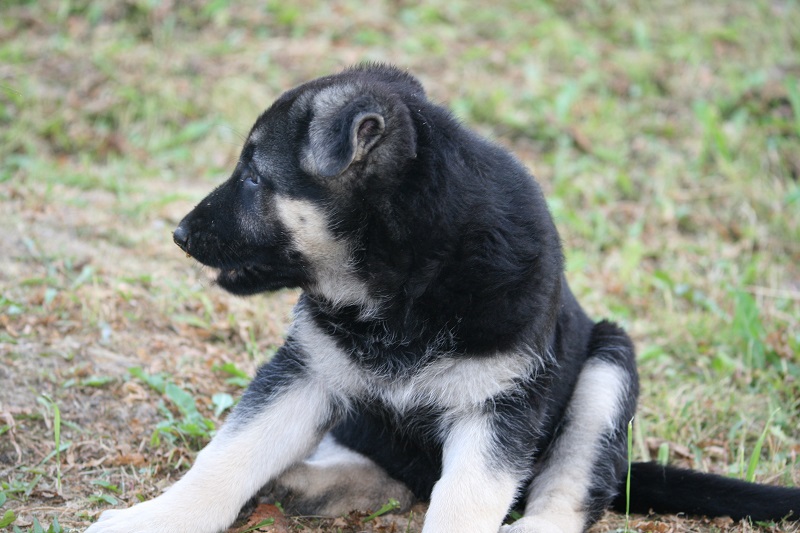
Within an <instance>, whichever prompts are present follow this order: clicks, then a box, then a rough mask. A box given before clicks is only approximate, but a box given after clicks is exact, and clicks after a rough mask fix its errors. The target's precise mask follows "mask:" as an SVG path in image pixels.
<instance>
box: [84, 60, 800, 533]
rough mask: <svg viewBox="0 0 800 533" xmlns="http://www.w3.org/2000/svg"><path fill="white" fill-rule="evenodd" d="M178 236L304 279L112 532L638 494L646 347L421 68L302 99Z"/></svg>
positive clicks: (655, 495)
mask: <svg viewBox="0 0 800 533" xmlns="http://www.w3.org/2000/svg"><path fill="white" fill-rule="evenodd" d="M174 240H175V242H176V244H177V245H178V246H180V248H181V249H183V250H184V251H185V252H186V253H188V254H190V255H191V256H193V257H194V258H195V259H196V260H197V261H199V262H201V263H202V264H204V265H207V266H209V267H212V268H214V269H217V270H218V277H217V283H218V284H219V285H220V286H221V287H222V288H223V289H225V290H227V291H230V292H231V293H234V294H238V295H251V294H256V293H260V292H265V291H274V290H277V289H281V288H285V287H299V288H301V289H302V291H303V292H302V295H301V296H300V299H299V302H298V303H297V307H296V308H295V319H294V323H293V324H292V326H291V328H290V330H289V332H288V335H287V338H286V343H285V344H284V345H283V347H281V348H280V350H278V352H277V353H276V354H275V356H274V358H273V359H272V360H271V361H270V362H269V363H267V364H266V365H264V366H263V367H261V368H260V369H259V371H258V373H257V375H256V377H255V379H254V380H253V382H252V383H251V384H250V386H249V387H248V389H247V390H246V391H245V393H244V396H243V397H242V399H241V402H240V403H239V404H238V406H237V407H236V409H235V410H234V412H233V413H232V414H231V415H230V417H229V419H228V420H227V421H226V423H225V425H224V426H223V427H222V429H221V430H220V431H219V433H218V435H217V436H216V437H215V438H214V439H213V440H212V441H211V443H210V444H209V445H208V446H207V447H206V448H205V449H204V450H203V451H202V452H201V453H200V454H199V455H198V457H197V462H196V463H195V465H194V466H193V467H192V468H191V469H190V470H189V471H188V472H187V473H186V475H184V477H183V478H182V479H181V480H180V481H178V482H177V483H175V485H174V486H173V487H172V488H171V489H169V490H168V491H167V492H166V493H164V494H163V495H161V496H159V497H158V498H155V499H154V500H151V501H148V502H144V503H141V504H138V505H135V506H133V507H132V508H130V509H126V510H118V511H107V512H105V513H103V515H102V516H101V518H100V521H99V522H97V523H96V524H94V525H92V526H91V527H90V528H89V529H88V531H89V532H90V533H112V532H114V533H133V532H141V533H145V532H146V533H176V532H187V533H188V532H192V533H216V532H218V531H222V530H224V529H225V528H226V527H227V526H229V525H230V524H231V523H232V522H233V521H234V519H235V518H236V516H237V513H238V512H239V510H240V509H241V508H242V506H243V505H244V504H245V503H246V502H247V501H248V500H249V499H250V498H252V497H253V496H254V495H255V494H256V493H257V492H258V491H259V489H261V488H262V487H264V486H265V485H268V484H269V485H270V487H271V489H272V490H273V491H276V492H277V493H278V494H281V495H283V496H285V497H286V498H287V499H288V501H290V502H292V505H293V506H294V508H295V509H297V510H299V511H300V512H304V513H309V514H328V515H336V514H340V513H345V512H347V511H350V510H351V509H353V508H356V507H366V508H371V509H373V510H374V509H375V508H377V507H378V506H380V505H381V504H382V503H384V502H385V501H386V499H387V498H389V497H394V498H396V499H398V500H399V501H401V502H402V503H403V504H404V505H407V504H409V503H410V502H411V501H412V499H413V498H420V499H426V500H427V499H429V500H430V507H429V509H428V512H427V515H426V519H425V526H424V530H423V531H424V532H425V533H442V532H462V533H463V532H477V533H497V532H498V531H500V532H506V533H512V532H513V533H556V532H560V533H570V532H575V533H578V532H581V531H583V530H584V529H585V528H587V527H588V526H589V525H591V524H592V523H593V522H594V521H595V520H596V519H597V518H598V517H599V516H600V515H601V514H602V513H603V511H604V510H605V509H606V508H608V507H609V506H612V505H616V506H622V507H623V508H624V503H625V501H624V496H623V497H620V496H619V494H620V485H621V483H622V480H623V479H624V478H625V476H626V472H627V461H626V457H627V449H626V441H627V436H626V428H627V424H628V422H629V421H630V420H631V419H632V417H633V415H634V411H635V408H636V399H637V394H638V380H637V373H636V367H635V355H634V349H633V346H632V343H631V341H630V339H629V338H628V336H627V335H626V334H625V332H624V331H623V330H622V329H620V328H619V327H617V326H616V325H614V324H612V323H609V322H605V321H601V322H594V321H593V320H591V319H590V318H589V317H588V316H587V315H586V313H585V312H584V311H583V310H582V309H581V307H580V305H579V304H578V302H577V301H576V300H575V298H574V297H573V295H572V293H571V292H570V289H569V286H568V285H567V282H566V280H565V279H564V275H563V268H564V265H563V256H562V251H561V245H560V241H559V237H558V233H557V231H556V228H555V226H554V224H553V220H552V218H551V216H550V214H549V212H548V209H547V206H546V203H545V200H544V198H543V196H542V193H541V190H540V188H539V186H538V185H537V183H536V182H535V181H534V179H533V178H532V177H531V176H530V174H529V173H528V172H527V171H526V170H525V168H523V166H522V165H521V164H520V163H519V162H518V161H517V160H516V159H515V158H514V157H513V156H512V155H510V154H509V153H508V152H507V151H506V150H504V149H502V148H500V147H498V146H496V145H494V144H491V143H489V142H487V141H486V140H484V139H482V138H480V137H478V136H477V135H475V134H474V133H472V132H471V131H469V130H468V129H466V128H464V127H463V126H462V125H461V124H459V123H458V121H456V120H454V119H453V117H452V116H451V115H450V114H449V113H448V112H447V111H446V110H445V109H443V108H441V107H439V106H437V105H435V104H433V103H431V102H430V101H429V100H428V99H427V98H426V96H425V91H424V90H423V88H422V86H421V85H420V83H419V82H418V81H417V80H416V79H415V78H413V77H412V76H410V75H409V74H407V73H405V72H403V71H400V70H397V69H395V68H392V67H389V66H383V65H366V66H360V67H355V68H352V69H349V70H346V71H344V72H342V73H340V74H337V75H333V76H328V77H324V78H320V79H317V80H313V81H311V82H308V83H306V84H303V85H301V86H299V87H297V88H295V89H292V90H290V91H288V92H286V93H285V94H284V95H282V96H281V97H280V98H279V99H278V100H277V101H276V102H275V103H274V104H273V105H272V106H271V107H270V108H269V109H268V110H267V111H265V112H264V113H263V114H262V115H261V116H260V117H259V118H258V120H257V121H256V123H255V125H254V126H253V129H252V130H251V132H250V134H249V135H248V138H247V141H246V142H245V145H244V149H243V150H242V153H241V157H240V159H239V162H238V164H237V166H236V168H235V170H234V172H233V174H232V176H231V177H230V178H229V179H228V181H226V182H225V183H223V184H222V185H221V186H219V187H218V188H217V189H216V190H214V191H213V192H212V193H211V194H209V195H208V197H206V198H205V199H204V200H203V201H202V202H200V203H199V204H198V205H197V207H195V209H194V210H193V211H192V212H191V213H189V214H188V215H187V216H186V218H184V219H183V221H182V222H181V223H180V225H179V226H178V228H177V229H176V230H175V233H174ZM632 476H633V484H634V486H633V490H632V496H633V500H632V501H631V505H632V509H633V510H634V511H641V512H647V511H648V510H649V509H651V508H652V509H655V510H657V511H661V512H689V513H699V514H709V515H729V516H732V517H734V518H740V517H744V516H749V517H751V518H753V519H755V520H764V519H774V520H779V519H781V518H783V517H786V516H789V517H790V518H793V519H796V518H797V517H798V511H800V490H797V489H787V488H780V487H766V486H760V485H754V484H748V483H743V482H739V481H733V480H728V479H723V478H719V477H715V476H709V475H704V474H698V473H695V472H689V471H684V470H677V469H672V468H663V467H660V466H657V465H652V464H637V465H634V468H633V470H632ZM515 506H516V508H518V509H521V510H522V511H523V513H524V515H523V517H522V518H521V519H519V520H517V521H516V522H514V523H512V524H508V525H503V523H504V520H505V519H506V517H507V515H508V513H509V511H510V510H511V509H512V508H515Z"/></svg>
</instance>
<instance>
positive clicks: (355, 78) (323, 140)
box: [174, 66, 425, 304]
mask: <svg viewBox="0 0 800 533" xmlns="http://www.w3.org/2000/svg"><path fill="white" fill-rule="evenodd" d="M424 98H425V97H424V91H423V89H422V87H421V86H420V84H419V83H418V82H417V81H416V80H415V79H414V78H413V77H411V76H410V75H408V74H406V73H404V72H402V71H399V70H396V69H394V68H390V67H385V66H366V67H359V68H354V69H350V70H347V71H344V72H343V73H341V74H338V75H336V76H330V77H326V78H320V79H317V80H314V81H312V82H309V83H306V84H304V85H301V86H299V87H297V88H295V89H292V90H290V91H288V92H287V93H285V94H283V95H282V96H281V97H280V98H279V99H278V100H277V101H276V102H275V103H274V104H273V105H272V106H271V107H270V108H269V109H267V111H265V112H264V113H263V114H262V115H261V116H260V117H259V118H258V120H257V121H256V123H255V125H254V126H253V128H252V130H251V131H250V134H249V135H248V138H247V140H246V142H245V145H244V148H243V150H242V153H241V156H240V158H239V162H238V164H237V166H236V169H235V170H234V172H233V174H232V176H231V177H230V178H229V179H228V180H227V181H226V182H225V183H223V184H222V185H220V186H219V187H218V188H217V189H216V190H214V191H213V192H212V193H211V194H209V195H208V196H207V197H206V198H205V199H203V200H202V201H201V202H200V203H199V204H198V205H197V206H196V207H195V208H194V210H192V211H191V212H190V213H189V214H188V215H187V216H186V217H185V218H184V219H183V220H182V221H181V223H180V225H179V226H178V227H177V229H176V230H175V232H174V240H175V243H176V244H177V245H178V246H180V247H181V249H183V250H184V251H185V252H186V253H187V254H189V255H191V256H192V257H194V258H195V259H197V260H198V261H199V262H201V263H203V264H204V265H207V266H210V267H213V268H216V269H218V270H219V273H218V277H217V281H218V283H219V285H220V286H222V287H223V288H224V289H226V290H228V291H230V292H232V293H235V294H253V293H257V292H262V291H271V290H277V289H280V288H284V287H303V288H304V289H307V290H310V291H317V292H319V293H321V295H322V296H327V297H329V298H330V299H332V300H338V301H339V303H353V304H365V303H367V301H368V300H369V299H370V296H369V294H368V291H367V290H366V289H365V285H364V284H363V280H362V279H360V278H359V276H358V275H357V274H356V272H355V270H354V269H353V268H352V266H353V264H354V259H353V258H354V254H356V253H357V250H354V247H355V246H356V245H355V244H354V243H355V242H356V241H357V239H355V238H354V236H355V235H356V234H358V233H359V232H363V230H362V229H361V228H360V223H359V220H360V219H361V217H360V216H359V210H360V209H362V208H363V206H364V202H367V201H371V199H374V198H376V195H380V196H385V195H389V194H391V192H390V191H391V190H392V188H394V187H397V186H398V185H399V183H397V180H398V179H399V177H400V176H402V175H403V169H404V168H405V167H407V166H408V165H409V164H410V162H411V161H413V159H414V158H415V157H416V149H417V145H416V132H415V128H414V126H413V123H412V119H411V111H410V110H409V105H408V103H409V102H413V101H414V100H415V99H424Z"/></svg>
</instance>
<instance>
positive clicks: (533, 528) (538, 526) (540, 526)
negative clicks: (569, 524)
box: [499, 516, 577, 533]
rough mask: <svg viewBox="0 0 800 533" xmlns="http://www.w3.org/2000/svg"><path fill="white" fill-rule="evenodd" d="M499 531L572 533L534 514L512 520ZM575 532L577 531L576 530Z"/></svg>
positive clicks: (503, 532)
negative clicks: (511, 522)
mask: <svg viewBox="0 0 800 533" xmlns="http://www.w3.org/2000/svg"><path fill="white" fill-rule="evenodd" d="M499 533H573V532H572V531H571V530H565V529H563V528H562V527H561V526H559V525H557V524H554V523H553V522H551V521H549V520H545V519H544V518H539V517H536V516H524V517H522V518H520V519H519V520H517V521H516V522H514V523H513V524H508V525H506V526H502V527H501V528H500V531H499ZM576 533H577V532H576Z"/></svg>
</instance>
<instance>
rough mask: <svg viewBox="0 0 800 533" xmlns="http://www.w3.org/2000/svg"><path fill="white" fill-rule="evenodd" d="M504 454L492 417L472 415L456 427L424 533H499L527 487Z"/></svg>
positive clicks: (448, 442) (449, 436) (449, 438)
mask: <svg viewBox="0 0 800 533" xmlns="http://www.w3.org/2000/svg"><path fill="white" fill-rule="evenodd" d="M498 448H499V446H498V443H497V440H496V436H495V435H494V432H493V431H492V422H491V418H490V415H487V414H483V413H482V414H475V415H469V416H466V417H463V418H462V419H460V420H458V421H457V422H455V423H454V424H453V425H452V426H451V428H450V430H449V431H448V434H447V437H446V438H445V443H444V454H443V464H442V477H441V478H440V479H439V481H438V482H437V483H436V485H435V486H434V487H433V493H432V494H431V504H430V507H429V508H428V512H427V514H426V516H425V526H424V527H423V529H422V531H423V533H445V532H448V533H449V532H463V531H469V532H470V533H497V530H498V529H499V528H500V525H501V524H502V522H503V519H504V518H505V516H506V514H507V513H508V510H509V508H510V507H511V504H512V503H513V500H514V497H515V495H516V494H517V490H518V488H519V485H520V484H521V482H522V479H521V473H520V472H519V471H515V470H516V469H514V468H510V467H508V466H506V465H504V464H503V460H502V457H501V455H502V451H501V450H499V449H498Z"/></svg>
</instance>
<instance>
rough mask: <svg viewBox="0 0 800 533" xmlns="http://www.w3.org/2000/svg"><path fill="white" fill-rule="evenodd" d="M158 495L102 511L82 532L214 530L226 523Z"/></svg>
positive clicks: (212, 532)
mask: <svg viewBox="0 0 800 533" xmlns="http://www.w3.org/2000/svg"><path fill="white" fill-rule="evenodd" d="M161 498H163V496H162V497H161ZM161 498H156V499H155V500H150V501H147V502H143V503H139V504H137V505H134V506H133V507H129V508H128V509H112V510H109V511H104V512H103V514H101V515H100V518H99V519H98V520H97V522H95V523H94V524H92V525H91V526H89V528H88V529H87V530H86V533H218V532H219V531H222V530H224V529H225V526H226V525H227V524H219V523H215V521H214V520H213V514H207V513H205V512H202V511H200V510H199V509H195V511H194V512H189V511H190V509H187V507H186V506H174V505H172V503H174V502H170V501H168V500H163V501H162V500H161Z"/></svg>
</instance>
